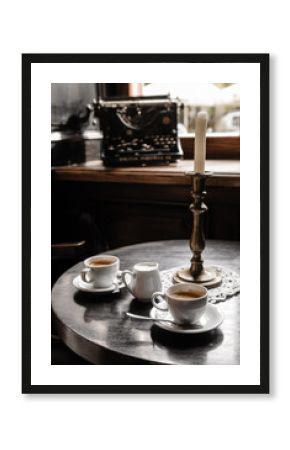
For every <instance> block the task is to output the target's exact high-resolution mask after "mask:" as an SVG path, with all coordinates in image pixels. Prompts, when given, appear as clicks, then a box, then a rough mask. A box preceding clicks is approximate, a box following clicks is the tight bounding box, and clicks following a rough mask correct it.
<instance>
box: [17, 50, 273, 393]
mask: <svg viewBox="0 0 290 450" xmlns="http://www.w3.org/2000/svg"><path fill="white" fill-rule="evenodd" d="M269 59H270V57H269V54H256V53H253V54H249V53H240V54H233V53H228V54H226V53H225V54H23V55H22V393H34V394H37V393H47V394H50V393H51V394H52V393H84V394H88V393H95V394H120V393H121V394H125V393H128V394H129V393H130V394H133V393H140V394H161V393H162V394H252V393H253V394H258V393H261V394H267V393H269ZM96 62H98V63H110V62H114V63H120V64H126V63H132V62H133V63H141V64H146V63H154V62H156V63H256V64H259V65H260V219H261V220H260V224H261V225H260V248H261V251H260V259H261V273H260V274H261V276H260V383H259V384H257V385H173V386H162V385H156V386H151V385H139V386H137V385H134V386H125V385H114V386H113V385H109V386H107V385H106V386H103V385H99V386H97V385H66V386H64V385H32V383H31V65H32V64H33V63H62V64H64V63H96ZM261 150H262V151H261Z"/></svg>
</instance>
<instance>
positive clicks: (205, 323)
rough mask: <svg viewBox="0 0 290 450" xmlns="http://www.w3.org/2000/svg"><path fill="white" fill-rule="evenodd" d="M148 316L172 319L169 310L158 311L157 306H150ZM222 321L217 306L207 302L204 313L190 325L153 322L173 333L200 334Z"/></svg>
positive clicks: (212, 328) (215, 326)
mask: <svg viewBox="0 0 290 450" xmlns="http://www.w3.org/2000/svg"><path fill="white" fill-rule="evenodd" d="M150 317H152V319H170V320H173V317H172V315H171V314H170V312H169V311H160V310H159V309H157V308H154V307H153V308H152V309H151V311H150ZM222 321H223V315H222V313H221V312H220V311H219V310H218V308H217V306H214V305H211V304H210V303H208V304H207V307H206V310H205V313H204V315H203V316H202V317H201V319H200V320H199V321H198V322H197V323H196V324H192V325H178V324H175V323H169V322H162V321H160V322H155V324H156V325H157V326H158V327H160V328H163V329H164V330H167V331H173V332H174V333H182V334H200V333H206V332H207V331H210V330H214V329H215V328H217V327H218V326H220V325H221V323H222Z"/></svg>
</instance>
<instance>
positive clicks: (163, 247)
mask: <svg viewBox="0 0 290 450" xmlns="http://www.w3.org/2000/svg"><path fill="white" fill-rule="evenodd" d="M107 253H108V254H112V255H116V256H118V257H119V258H120V261H121V270H124V269H128V268H132V267H133V265H134V264H135V263H136V262H138V261H158V262H159V268H160V270H167V269H170V268H173V267H179V266H183V265H188V264H189V261H190V257H191V252H190V248H189V243H188V241H185V240H180V241H179V240H174V241H158V242H149V243H142V244H137V245H131V246H127V247H122V248H118V249H114V250H110V251H109V252H107ZM204 259H205V261H206V264H207V265H214V264H216V265H221V266H224V267H226V268H229V269H231V270H234V271H236V272H239V263H240V259H239V242H231V241H207V244H206V249H205V252H204ZM82 267H83V263H79V264H77V265H76V266H74V267H72V268H71V269H69V270H68V271H67V272H65V273H64V274H63V275H62V276H61V277H60V278H59V279H58V281H57V282H56V284H55V285H54V287H53V290H52V318H53V323H54V325H55V327H56V330H57V332H58V334H59V336H60V338H61V339H62V340H63V341H64V343H65V344H66V345H67V346H68V347H69V348H70V349H71V350H73V351H74V352H75V353H77V354H78V355H80V356H81V357H83V358H84V359H86V360H87V361H89V362H90V363H93V364H239V360H240V318H239V295H236V296H234V297H232V298H230V299H228V300H226V301H225V302H223V303H219V304H218V305H217V307H218V308H220V310H221V311H222V313H223V314H224V322H223V324H222V325H221V326H220V327H219V328H217V329H216V330H213V331H210V332H208V333H204V334H200V335H179V334H174V333H172V332H169V331H165V330H162V329H160V328H159V327H158V326H157V325H156V324H152V322H150V321H141V320H132V319H129V318H124V313H125V312H126V311H131V312H133V313H136V314H142V315H148V314H149V311H150V308H151V305H150V304H145V303H141V302H139V301H138V300H137V299H134V298H133V296H132V295H131V294H130V293H129V292H128V291H127V290H126V288H123V289H121V290H120V292H118V293H116V294H111V295H104V296H99V295H97V296H96V295H94V294H89V293H84V292H80V291H78V290H77V289H76V288H75V287H74V286H73V284H72V281H73V279H74V278H75V277H76V276H77V275H78V273H79V272H80V270H81V268H82Z"/></svg>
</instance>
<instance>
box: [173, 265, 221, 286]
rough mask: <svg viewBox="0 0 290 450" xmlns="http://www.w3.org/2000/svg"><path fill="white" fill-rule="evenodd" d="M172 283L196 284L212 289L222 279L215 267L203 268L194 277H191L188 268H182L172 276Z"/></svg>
mask: <svg viewBox="0 0 290 450" xmlns="http://www.w3.org/2000/svg"><path fill="white" fill-rule="evenodd" d="M173 281H174V282H175V283H184V282H187V283H196V284H201V285H202V286H205V287H207V288H213V287H217V286H219V285H220V284H221V282H222V277H221V276H220V275H218V273H217V270H216V269H215V267H205V268H204V269H203V270H202V272H201V273H200V274H199V275H197V276H196V277H193V276H192V274H191V273H190V268H189V267H182V268H180V269H178V270H177V271H176V272H175V274H174V275H173Z"/></svg>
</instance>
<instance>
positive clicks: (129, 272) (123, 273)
mask: <svg viewBox="0 0 290 450" xmlns="http://www.w3.org/2000/svg"><path fill="white" fill-rule="evenodd" d="M126 275H130V279H131V280H132V278H133V272H131V270H123V272H122V273H121V278H122V281H123V283H124V284H125V286H126V288H127V289H128V291H129V292H130V293H131V294H132V295H134V294H133V292H132V289H131V287H130V285H129V283H128V282H127V280H126Z"/></svg>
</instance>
